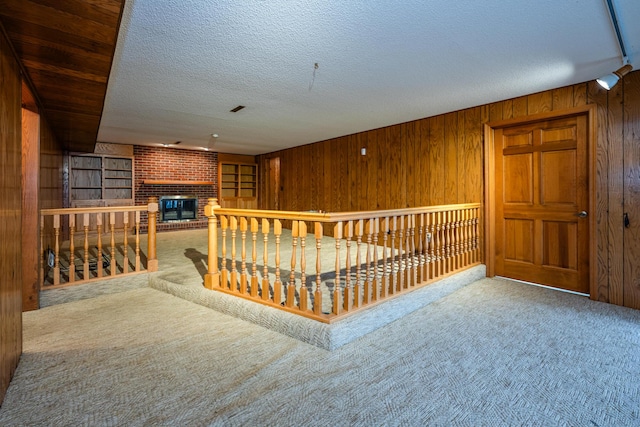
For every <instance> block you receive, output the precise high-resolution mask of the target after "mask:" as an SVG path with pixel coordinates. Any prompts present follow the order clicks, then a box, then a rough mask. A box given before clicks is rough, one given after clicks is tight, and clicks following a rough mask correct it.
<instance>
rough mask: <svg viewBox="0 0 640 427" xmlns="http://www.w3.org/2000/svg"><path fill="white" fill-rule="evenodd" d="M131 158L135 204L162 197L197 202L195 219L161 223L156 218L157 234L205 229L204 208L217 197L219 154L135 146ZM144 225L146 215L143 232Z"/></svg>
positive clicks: (143, 220)
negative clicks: (186, 197) (133, 163)
mask: <svg viewBox="0 0 640 427" xmlns="http://www.w3.org/2000/svg"><path fill="white" fill-rule="evenodd" d="M134 159H135V197H136V205H141V204H146V203H147V200H148V198H149V197H157V198H158V200H159V199H160V198H161V197H163V196H173V197H175V196H190V197H194V198H196V199H197V213H196V215H195V216H196V218H195V219H190V220H189V221H165V222H162V221H161V217H160V215H158V223H157V230H158V231H167V230H183V229H190V228H206V226H207V218H206V217H205V216H204V207H205V206H206V204H207V203H208V199H209V198H210V197H217V195H218V153H215V152H208V151H195V150H180V149H175V148H164V147H146V146H139V145H136V146H134ZM150 182H151V183H150ZM158 182H170V183H168V184H166V183H163V184H159V183H158ZM203 183H206V184H203ZM211 183H212V184H211ZM146 226H147V218H146V214H145V215H143V218H142V224H141V228H142V229H143V230H146Z"/></svg>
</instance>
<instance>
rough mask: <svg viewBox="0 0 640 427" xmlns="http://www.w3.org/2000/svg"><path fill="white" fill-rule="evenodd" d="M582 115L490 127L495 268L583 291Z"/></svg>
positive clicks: (586, 274)
mask: <svg viewBox="0 0 640 427" xmlns="http://www.w3.org/2000/svg"><path fill="white" fill-rule="evenodd" d="M587 139H588V137H587V115H578V116H573V117H568V118H559V119H552V120H545V121H540V122H534V123H528V124H523V125H515V126H510V127H503V128H497V129H495V139H494V141H495V183H496V190H495V191H496V193H495V201H496V202H495V203H496V206H495V213H496V215H495V237H496V241H495V251H496V252H495V272H496V274H497V275H499V276H505V277H511V278H514V279H519V280H525V281H529V282H534V283H540V284H544V285H549V286H553V287H557V288H562V289H566V290H571V291H576V292H581V293H589V220H588V218H587V215H588V214H589V212H588V209H589V189H588V182H589V179H588V178H589V177H588V171H589V169H588V155H587Z"/></svg>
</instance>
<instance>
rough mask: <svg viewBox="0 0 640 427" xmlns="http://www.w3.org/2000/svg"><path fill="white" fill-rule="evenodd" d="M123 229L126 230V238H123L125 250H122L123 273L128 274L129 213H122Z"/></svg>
mask: <svg viewBox="0 0 640 427" xmlns="http://www.w3.org/2000/svg"><path fill="white" fill-rule="evenodd" d="M122 222H123V225H122V228H123V229H124V230H123V231H124V237H123V239H122V240H123V246H124V247H123V249H122V253H123V259H122V273H124V274H127V273H128V272H129V252H128V249H129V239H128V235H127V232H128V231H129V213H128V212H123V213H122Z"/></svg>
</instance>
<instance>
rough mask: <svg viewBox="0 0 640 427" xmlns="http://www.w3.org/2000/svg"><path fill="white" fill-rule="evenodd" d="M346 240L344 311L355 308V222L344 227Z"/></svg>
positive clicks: (350, 222)
mask: <svg viewBox="0 0 640 427" xmlns="http://www.w3.org/2000/svg"><path fill="white" fill-rule="evenodd" d="M344 234H345V235H344V238H345V240H346V242H347V256H346V260H345V263H346V265H345V279H344V296H343V298H342V303H343V308H344V311H349V310H351V308H352V307H353V295H352V290H353V289H352V287H351V239H353V221H347V223H346V224H345V227H344Z"/></svg>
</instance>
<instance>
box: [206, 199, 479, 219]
mask: <svg viewBox="0 0 640 427" xmlns="http://www.w3.org/2000/svg"><path fill="white" fill-rule="evenodd" d="M480 206H481V205H480V203H462V204H455V205H439V206H421V207H415V208H404V209H387V210H379V211H357V212H333V213H329V212H324V213H320V212H295V211H274V210H259V209H231V208H216V209H215V213H216V214H218V215H233V216H243V217H250V218H273V219H291V220H305V221H315V222H338V221H353V220H360V219H372V218H384V217H393V216H402V215H412V214H421V213H430V212H441V211H455V210H462V209H473V208H479V207H480Z"/></svg>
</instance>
